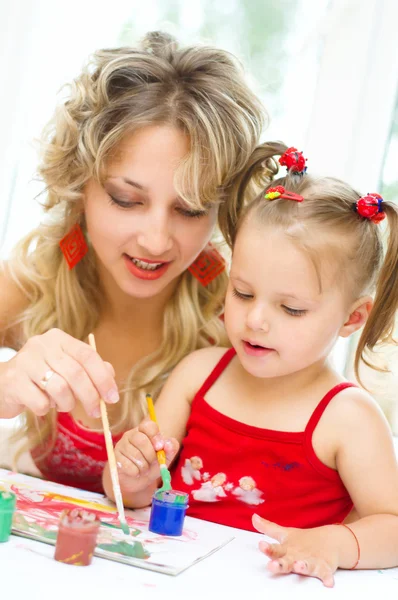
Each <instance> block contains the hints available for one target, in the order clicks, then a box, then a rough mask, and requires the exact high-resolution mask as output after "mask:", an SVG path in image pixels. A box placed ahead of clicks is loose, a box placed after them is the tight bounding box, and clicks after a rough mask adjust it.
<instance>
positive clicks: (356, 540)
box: [335, 523, 361, 571]
mask: <svg viewBox="0 0 398 600" xmlns="http://www.w3.org/2000/svg"><path fill="white" fill-rule="evenodd" d="M335 525H341V526H342V527H345V528H346V529H348V531H351V533H352V535H353V536H354V539H355V542H356V545H357V550H358V558H357V562H356V563H355V565H354V566H353V567H351V569H349V570H350V571H353V570H354V569H356V568H357V566H358V565H359V560H360V558H361V548H360V546H359V542H358V538H357V536H356V535H355V533H354V532H353V530H352V529H351V527H348V525H346V524H345V523H335Z"/></svg>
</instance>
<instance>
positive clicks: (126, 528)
mask: <svg viewBox="0 0 398 600" xmlns="http://www.w3.org/2000/svg"><path fill="white" fill-rule="evenodd" d="M120 527H121V530H122V531H123V533H125V534H126V535H130V529H129V526H128V525H127V523H126V522H125V521H124V522H122V521H120Z"/></svg>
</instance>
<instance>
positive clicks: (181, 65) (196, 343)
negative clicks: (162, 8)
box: [9, 32, 266, 450]
mask: <svg viewBox="0 0 398 600" xmlns="http://www.w3.org/2000/svg"><path fill="white" fill-rule="evenodd" d="M265 118H266V115H265V112H264V109H263V107H262V105H261V103H260V102H259V100H258V99H257V98H256V96H255V95H254V94H253V93H252V92H251V91H250V89H249V88H248V86H247V84H246V83H245V80H244V76H243V72H242V69H241V66H240V64H239V63H238V62H237V60H236V59H235V58H234V57H233V56H232V55H230V54H229V53H227V52H224V51H222V50H218V49H215V48H211V47H189V48H182V49H179V48H178V46H177V44H176V42H175V40H174V39H173V38H172V37H170V36H169V35H167V34H163V33H160V32H152V33H149V34H147V36H146V37H145V38H144V40H143V42H142V45H141V46H140V47H139V48H116V49H110V50H100V51H98V52H96V53H94V55H93V57H92V60H91V61H90V62H89V64H88V65H87V66H86V68H85V69H84V70H83V72H82V73H81V75H80V76H79V77H78V78H77V79H76V80H75V81H74V82H73V83H72V84H71V85H70V91H69V95H68V98H67V99H66V101H64V102H63V103H62V104H61V105H60V106H59V107H58V109H57V111H56V113H55V116H54V118H53V120H52V121H51V122H50V123H49V125H48V126H47V128H46V130H45V132H44V136H43V143H44V146H43V156H42V162H41V166H40V168H39V174H40V175H41V177H42V178H43V180H44V182H45V184H46V200H45V202H44V208H45V210H46V211H47V213H48V214H47V216H46V218H45V219H44V220H43V223H41V224H40V225H39V227H38V228H37V229H35V230H34V231H32V232H31V233H30V234H29V235H28V236H27V237H26V238H25V239H23V240H22V241H21V242H20V243H19V244H18V245H17V247H16V249H15V252H14V255H13V257H12V259H11V262H10V265H9V268H10V272H11V274H12V276H13V278H14V280H15V281H16V282H17V284H18V285H19V286H20V288H21V289H22V290H23V291H24V293H25V294H26V296H27V297H28V298H29V301H30V304H29V307H28V309H27V310H26V311H25V312H24V314H23V315H21V317H20V320H19V323H20V326H21V331H22V334H21V339H20V340H19V346H22V345H23V344H24V343H25V341H26V340H27V339H28V338H30V337H31V336H33V335H38V334H42V333H44V332H45V331H47V330H48V329H50V328H53V327H57V328H59V329H62V330H63V331H65V332H67V333H69V334H70V335H72V336H74V337H75V338H77V339H80V340H86V339H87V336H88V333H89V332H90V331H93V329H94V328H95V326H96V325H97V322H98V318H99V308H100V307H99V302H98V296H99V280H98V274H97V268H96V258H95V255H94V252H93V250H92V249H91V248H89V252H88V254H87V255H86V256H85V257H84V259H83V260H82V261H81V262H80V263H79V264H78V265H77V266H76V267H75V268H74V269H73V270H71V271H69V270H68V268H67V265H66V261H65V260H64V258H63V256H62V254H61V251H60V249H59V241H60V240H61V239H62V238H63V237H64V236H65V234H66V233H67V232H68V231H69V230H70V228H71V227H72V226H73V225H74V224H75V223H76V222H80V225H81V227H82V229H83V231H84V232H85V233H86V231H85V223H84V216H83V215H82V198H83V188H84V185H85V184H86V183H87V181H88V180H89V179H90V178H93V177H94V178H96V179H97V180H98V181H99V182H100V183H102V182H103V179H104V174H105V168H106V163H107V159H109V158H110V157H111V155H112V152H114V150H115V148H116V146H117V145H118V144H119V143H120V142H121V140H122V139H123V137H124V136H125V135H126V134H131V133H133V132H134V131H137V130H138V129H139V128H142V127H145V126H149V125H154V124H160V125H162V124H170V125H172V126H175V127H177V128H179V129H180V130H181V131H183V132H184V133H186V134H187V135H188V136H189V139H190V151H189V153H188V155H187V157H186V159H185V160H184V161H183V164H181V165H180V166H179V167H178V169H177V172H176V181H175V185H176V188H177V191H178V194H179V195H180V196H182V197H183V198H184V199H185V200H186V201H187V202H188V203H189V204H190V205H192V206H196V207H203V206H206V205H209V204H212V203H215V202H216V203H219V204H220V208H219V211H220V223H222V222H223V220H224V219H225V214H228V213H229V212H231V214H236V215H238V214H239V213H240V209H241V207H240V206H239V207H236V206H235V204H236V201H237V193H236V192H237V187H238V185H239V181H240V178H241V177H242V173H243V172H244V170H245V166H246V163H247V161H248V160H249V158H250V156H251V154H252V152H253V150H254V149H255V147H256V144H257V143H258V140H259V136H260V134H261V130H262V128H263V125H264V122H265ZM218 237H219V234H218ZM213 243H215V244H216V245H219V244H220V242H219V240H218V238H216V237H215V239H214V240H213ZM226 281H227V275H226V274H225V273H224V274H222V275H220V276H219V277H217V278H216V279H215V280H214V281H213V282H211V283H210V284H209V285H208V286H207V287H203V286H201V285H200V284H199V283H198V282H197V280H196V279H195V278H193V277H192V275H191V274H190V273H189V272H185V273H183V274H182V276H181V278H180V281H179V283H178V286H177V288H176V291H175V294H174V296H173V297H172V298H171V300H170V302H169V304H168V306H167V307H166V310H165V314H164V323H163V339H162V343H161V345H160V347H159V349H158V350H157V351H156V352H154V353H153V354H152V355H150V356H147V357H146V358H144V359H142V360H141V361H139V363H138V364H136V365H135V366H134V367H133V368H132V370H131V372H130V374H129V376H128V378H127V381H126V382H125V386H124V394H123V398H122V400H121V401H120V402H119V403H118V404H117V405H115V407H111V408H112V410H111V420H112V426H113V430H114V431H115V432H118V431H125V430H126V429H128V428H131V427H132V426H134V425H136V424H137V422H138V421H139V420H140V419H141V417H142V414H143V412H144V411H145V408H144V407H145V402H144V397H145V395H144V392H151V393H152V394H153V395H154V396H155V397H156V396H157V395H158V393H159V390H160V389H161V387H162V385H163V383H164V381H165V378H166V377H167V374H168V373H169V372H170V370H171V369H172V368H173V367H174V366H175V365H176V364H177V363H178V362H179V361H180V360H181V359H182V358H183V357H184V356H185V355H187V354H188V353H190V352H192V351H193V350H195V349H197V348H202V347H204V346H208V345H209V344H211V343H215V344H221V343H222V344H225V343H227V341H226V337H225V333H224V328H223V325H222V321H221V320H220V319H219V316H220V314H221V312H222V309H223V299H224V294H225V288H226ZM55 422H56V415H55V411H52V412H51V414H49V415H48V416H47V417H45V418H43V419H40V420H37V419H35V418H34V417H33V416H32V415H27V420H26V426H25V428H24V431H22V432H21V436H23V435H25V434H28V438H29V444H28V447H29V448H33V447H35V446H37V444H38V443H39V441H40V440H41V441H43V440H45V439H46V440H47V442H48V443H46V447H50V445H51V439H52V436H51V435H50V434H51V433H53V432H54V431H55ZM24 449H25V447H24V448H23V450H24Z"/></svg>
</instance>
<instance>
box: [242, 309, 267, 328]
mask: <svg viewBox="0 0 398 600" xmlns="http://www.w3.org/2000/svg"><path fill="white" fill-rule="evenodd" d="M246 324H247V327H248V328H249V329H251V330H252V331H265V332H268V331H269V322H268V319H267V317H266V315H265V311H264V307H262V306H259V305H257V306H253V307H252V308H251V310H250V311H249V312H248V314H247V319H246Z"/></svg>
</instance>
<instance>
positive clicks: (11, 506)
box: [0, 490, 17, 542]
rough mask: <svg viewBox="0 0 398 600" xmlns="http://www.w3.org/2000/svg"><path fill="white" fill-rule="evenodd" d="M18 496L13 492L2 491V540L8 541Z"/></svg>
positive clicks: (0, 509) (0, 519)
mask: <svg viewBox="0 0 398 600" xmlns="http://www.w3.org/2000/svg"><path fill="white" fill-rule="evenodd" d="M16 502H17V497H16V495H15V494H14V493H13V492H7V491H4V490H3V491H0V542H8V540H9V539H10V534H11V527H12V516H13V514H14V510H15V504H16Z"/></svg>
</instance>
